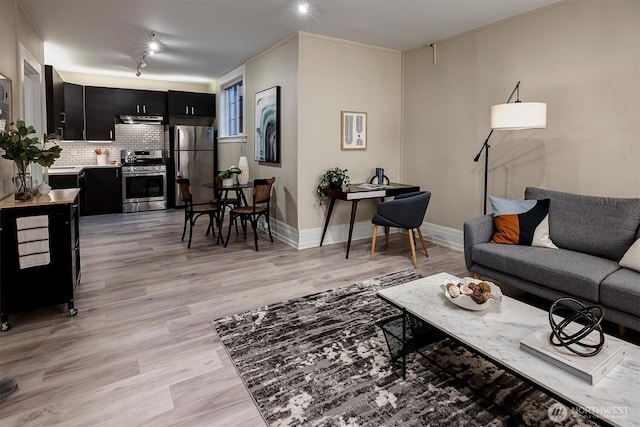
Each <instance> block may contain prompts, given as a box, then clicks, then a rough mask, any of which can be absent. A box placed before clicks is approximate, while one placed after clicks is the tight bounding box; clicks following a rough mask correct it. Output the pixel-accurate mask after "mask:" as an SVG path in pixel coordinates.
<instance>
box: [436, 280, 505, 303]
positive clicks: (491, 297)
mask: <svg viewBox="0 0 640 427" xmlns="http://www.w3.org/2000/svg"><path fill="white" fill-rule="evenodd" d="M442 287H443V288H444V295H445V296H446V297H447V299H448V300H449V301H451V302H452V303H453V304H455V305H457V306H458V307H462V308H466V309H467V310H473V311H479V310H487V309H490V308H493V307H498V306H500V303H501V302H502V290H501V289H500V287H499V286H498V285H496V284H495V283H492V282H487V281H484V280H480V279H472V278H471V277H464V278H462V279H456V280H453V281H447V282H446V283H443V284H442Z"/></svg>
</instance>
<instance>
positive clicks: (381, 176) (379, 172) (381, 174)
mask: <svg viewBox="0 0 640 427" xmlns="http://www.w3.org/2000/svg"><path fill="white" fill-rule="evenodd" d="M376 176H377V177H378V184H384V169H383V168H376Z"/></svg>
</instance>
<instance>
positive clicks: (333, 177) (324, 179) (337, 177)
mask: <svg viewBox="0 0 640 427" xmlns="http://www.w3.org/2000/svg"><path fill="white" fill-rule="evenodd" d="M349 184H351V178H349V175H347V170H346V169H340V168H339V167H335V168H332V169H327V171H326V172H325V173H323V174H322V175H320V179H319V181H318V185H316V196H317V197H318V201H319V203H320V204H322V202H324V199H325V198H326V196H325V194H324V189H325V188H327V187H329V188H342V186H343V185H345V186H348V185H349Z"/></svg>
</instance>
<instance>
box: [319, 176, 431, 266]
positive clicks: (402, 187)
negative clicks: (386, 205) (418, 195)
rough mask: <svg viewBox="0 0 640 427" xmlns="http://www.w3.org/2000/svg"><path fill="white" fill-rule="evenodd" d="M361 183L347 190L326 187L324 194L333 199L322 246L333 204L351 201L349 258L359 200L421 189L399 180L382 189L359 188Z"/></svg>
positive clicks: (322, 239)
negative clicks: (339, 201) (400, 182)
mask: <svg viewBox="0 0 640 427" xmlns="http://www.w3.org/2000/svg"><path fill="white" fill-rule="evenodd" d="M359 185H360V184H351V185H350V186H349V187H347V188H346V189H345V190H343V189H340V188H328V187H327V188H325V189H324V194H325V195H326V196H327V197H329V198H330V199H331V201H330V202H329V210H327V217H326V219H325V221H324V228H323V230H322V238H321V239H320V246H322V243H323V242H324V235H325V234H326V233H327V227H328V226H329V220H331V213H332V212H333V205H335V203H336V200H346V201H351V220H350V221H349V239H348V240H347V256H346V258H349V250H350V249H351V236H352V235H353V223H354V222H355V220H356V210H357V209H358V202H359V201H360V200H363V199H381V200H384V198H385V197H388V196H397V195H398V194H406V193H412V192H414V191H420V186H419V185H408V184H399V183H397V182H391V183H389V185H387V186H385V187H386V188H381V189H373V190H371V189H363V188H359V187H358V186H359Z"/></svg>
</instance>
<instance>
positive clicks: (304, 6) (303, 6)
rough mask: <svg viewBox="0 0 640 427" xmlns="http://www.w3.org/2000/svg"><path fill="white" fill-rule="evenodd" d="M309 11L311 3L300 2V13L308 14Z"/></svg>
mask: <svg viewBox="0 0 640 427" xmlns="http://www.w3.org/2000/svg"><path fill="white" fill-rule="evenodd" d="M307 12H309V3H307V2H304V1H303V2H300V3H298V13H300V14H301V15H306V14H307Z"/></svg>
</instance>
